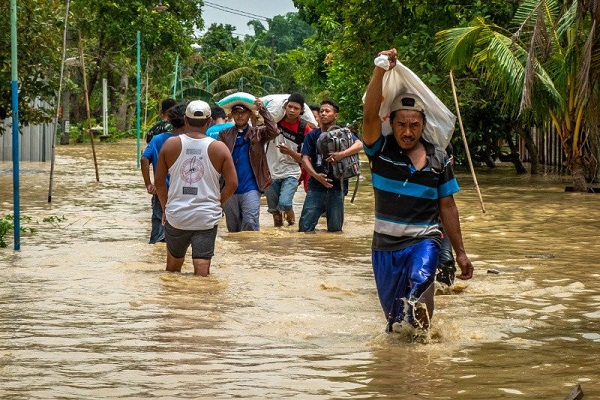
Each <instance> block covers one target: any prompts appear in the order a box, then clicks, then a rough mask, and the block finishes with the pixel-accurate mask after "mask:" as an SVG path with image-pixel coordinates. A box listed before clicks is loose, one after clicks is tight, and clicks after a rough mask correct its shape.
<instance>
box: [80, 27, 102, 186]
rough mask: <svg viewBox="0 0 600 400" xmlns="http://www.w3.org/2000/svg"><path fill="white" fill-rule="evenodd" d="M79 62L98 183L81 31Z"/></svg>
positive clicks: (96, 168)
mask: <svg viewBox="0 0 600 400" xmlns="http://www.w3.org/2000/svg"><path fill="white" fill-rule="evenodd" d="M79 62H80V63H81V74H82V78H83V92H84V94H85V96H84V98H85V111H86V112H87V119H88V132H89V134H90V142H91V143H92V154H93V156H94V169H95V170H96V182H100V174H99V173H98V159H97V158H96V146H95V145H94V133H93V132H92V112H91V111H90V95H89V92H88V87H87V77H86V73H85V57H84V54H83V39H82V37H81V31H79Z"/></svg>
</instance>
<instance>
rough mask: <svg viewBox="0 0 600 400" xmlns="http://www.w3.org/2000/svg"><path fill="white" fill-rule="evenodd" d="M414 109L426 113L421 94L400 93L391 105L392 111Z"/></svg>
mask: <svg viewBox="0 0 600 400" xmlns="http://www.w3.org/2000/svg"><path fill="white" fill-rule="evenodd" d="M399 110H412V111H420V112H422V113H425V107H424V106H423V101H422V100H421V98H420V97H419V96H417V95H416V94H412V93H403V94H399V95H398V96H397V97H396V98H395V99H394V101H393V102H392V105H391V107H390V111H399Z"/></svg>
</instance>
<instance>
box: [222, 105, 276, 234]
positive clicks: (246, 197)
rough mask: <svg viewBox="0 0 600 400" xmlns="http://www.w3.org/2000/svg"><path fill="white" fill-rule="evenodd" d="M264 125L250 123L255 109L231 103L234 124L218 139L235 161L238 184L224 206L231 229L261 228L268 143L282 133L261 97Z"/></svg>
mask: <svg viewBox="0 0 600 400" xmlns="http://www.w3.org/2000/svg"><path fill="white" fill-rule="evenodd" d="M254 104H255V105H256V107H257V109H258V112H259V114H260V115H261V116H262V117H263V120H264V125H261V126H250V124H249V123H248V121H249V120H250V117H251V116H252V115H253V112H252V110H250V108H248V107H247V106H246V105H244V104H243V103H241V102H240V103H238V104H232V105H231V115H232V117H233V122H234V123H235V126H233V127H232V128H229V129H225V130H222V131H221V132H219V139H218V140H220V141H222V142H223V143H225V144H226V145H227V147H228V148H229V151H230V152H231V155H232V157H233V161H234V164H235V171H236V172H237V177H238V186H237V189H236V190H235V193H234V194H233V196H231V198H230V199H229V201H228V202H227V203H226V204H225V206H224V212H225V221H226V223H227V230H228V231H229V232H240V231H258V230H260V224H259V215H260V195H261V192H264V191H265V189H267V188H268V187H269V186H270V185H271V182H272V180H271V174H270V172H269V167H268V166H267V157H266V154H265V145H266V144H267V142H268V141H270V140H272V139H274V138H275V137H277V135H279V130H278V129H277V124H276V123H275V121H274V120H273V117H272V116H271V114H270V113H269V110H267V108H266V107H265V106H264V104H263V103H262V101H261V100H260V99H259V98H256V99H255V102H254Z"/></svg>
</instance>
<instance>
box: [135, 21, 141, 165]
mask: <svg viewBox="0 0 600 400" xmlns="http://www.w3.org/2000/svg"><path fill="white" fill-rule="evenodd" d="M140 36H141V34H140V31H137V36H136V44H137V46H136V47H137V77H136V83H137V102H136V121H135V127H136V135H135V137H136V142H137V148H136V150H137V152H136V153H135V158H136V160H137V167H138V168H139V167H140V133H141V132H140V129H141V127H140V125H141V119H142V100H141V97H142V92H141V86H142V71H141V70H142V66H141V58H142V51H141V49H140V47H141V43H140V42H141V38H140Z"/></svg>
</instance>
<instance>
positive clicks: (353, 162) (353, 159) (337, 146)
mask: <svg viewBox="0 0 600 400" xmlns="http://www.w3.org/2000/svg"><path fill="white" fill-rule="evenodd" d="M353 143H354V133H352V131H351V130H350V129H348V128H342V127H340V126H338V125H334V126H332V127H331V128H329V129H328V130H327V131H326V132H323V133H321V135H320V136H319V139H317V152H318V153H319V154H321V155H322V158H323V172H324V173H326V174H327V176H329V177H330V178H332V179H335V180H343V179H348V178H352V177H353V176H359V175H360V159H359V157H358V154H353V155H351V156H348V157H345V158H344V159H342V160H340V161H336V162H327V161H325V160H326V159H327V158H328V157H329V153H335V152H339V151H344V150H346V149H348V148H349V147H350V146H352V144H353Z"/></svg>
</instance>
